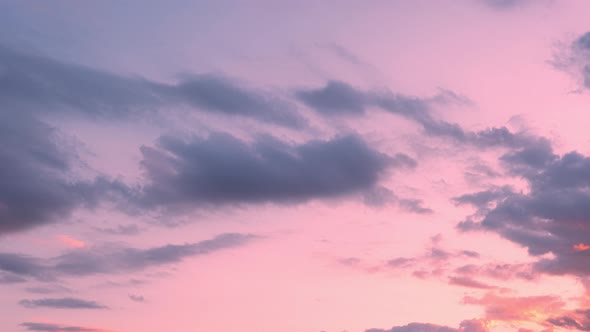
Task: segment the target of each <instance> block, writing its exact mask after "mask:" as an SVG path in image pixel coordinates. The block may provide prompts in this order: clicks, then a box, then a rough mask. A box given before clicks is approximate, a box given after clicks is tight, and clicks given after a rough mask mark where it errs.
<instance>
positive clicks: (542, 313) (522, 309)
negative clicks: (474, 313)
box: [463, 293, 565, 323]
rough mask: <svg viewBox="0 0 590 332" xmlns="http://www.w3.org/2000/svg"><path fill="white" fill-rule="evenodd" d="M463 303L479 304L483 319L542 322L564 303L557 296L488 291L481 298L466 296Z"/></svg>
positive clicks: (558, 310) (557, 310)
mask: <svg viewBox="0 0 590 332" xmlns="http://www.w3.org/2000/svg"><path fill="white" fill-rule="evenodd" d="M463 302H464V303H465V304H474V305H481V306H483V307H484V310H485V319H487V320H499V321H505V322H519V321H527V322H536V323H543V322H544V321H545V319H547V318H548V317H550V316H552V315H554V314H555V313H556V312H560V310H561V309H562V308H563V307H564V305H565V303H564V302H563V301H562V300H561V299H560V298H559V297H557V296H549V295H547V296H523V297H509V296H498V295H496V294H494V293H488V294H486V295H484V296H483V297H481V298H475V297H471V296H466V297H465V298H464V299H463Z"/></svg>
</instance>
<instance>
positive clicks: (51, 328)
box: [20, 322, 104, 332]
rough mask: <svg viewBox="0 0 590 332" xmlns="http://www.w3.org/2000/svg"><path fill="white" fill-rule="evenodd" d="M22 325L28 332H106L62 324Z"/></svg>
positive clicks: (28, 323) (26, 323)
mask: <svg viewBox="0 0 590 332" xmlns="http://www.w3.org/2000/svg"><path fill="white" fill-rule="evenodd" d="M20 325H21V326H22V327H24V328H25V329H27V331H35V332H104V330H101V329H95V328H90V327H81V326H69V325H60V324H48V323H34V322H25V323H22V324H20Z"/></svg>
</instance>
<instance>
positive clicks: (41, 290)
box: [25, 285, 72, 294]
mask: <svg viewBox="0 0 590 332" xmlns="http://www.w3.org/2000/svg"><path fill="white" fill-rule="evenodd" d="M25 290H26V291H27V292H29V293H33V294H55V293H71V292H72V290H71V289H69V288H67V287H64V286H61V285H48V286H36V287H27V288H25Z"/></svg>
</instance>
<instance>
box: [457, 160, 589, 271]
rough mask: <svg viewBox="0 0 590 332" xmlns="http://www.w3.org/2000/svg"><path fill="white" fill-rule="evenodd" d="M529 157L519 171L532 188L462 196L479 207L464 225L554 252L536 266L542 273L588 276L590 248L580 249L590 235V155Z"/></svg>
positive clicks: (537, 250) (530, 249)
mask: <svg viewBox="0 0 590 332" xmlns="http://www.w3.org/2000/svg"><path fill="white" fill-rule="evenodd" d="M547 155H553V154H552V153H550V154H549V153H547ZM525 159H526V161H522V163H523V164H526V165H528V166H527V167H528V168H527V170H526V171H523V172H519V173H520V176H521V177H522V178H523V179H524V180H525V181H527V183H528V185H529V188H530V189H529V191H528V192H512V191H510V190H498V189H497V188H495V189H491V190H489V191H487V192H479V193H475V194H469V195H464V196H461V197H459V198H456V199H455V200H456V201H458V202H466V203H467V202H469V203H471V204H474V205H475V206H476V207H477V209H478V212H477V213H476V216H475V217H473V218H471V219H469V220H466V221H463V222H461V223H459V225H458V228H459V229H461V230H464V231H469V230H486V231H492V232H496V233H498V234H500V235H501V236H502V237H504V238H506V239H508V240H510V241H513V242H515V243H518V244H520V245H522V246H524V247H526V248H527V249H528V252H529V253H530V254H531V255H533V256H541V255H544V254H547V253H551V254H553V257H552V258H541V259H540V260H539V261H538V262H537V263H536V264H535V265H534V269H535V271H537V272H543V273H549V274H573V275H578V276H585V275H587V274H588V273H589V272H590V269H589V268H588V266H590V252H588V251H586V250H579V248H583V247H584V246H585V245H587V244H588V243H587V242H588V238H589V237H590V224H589V223H588V221H589V220H590V208H589V207H590V193H589V192H588V188H589V187H590V158H588V157H587V156H584V155H582V154H580V153H578V152H569V153H566V154H564V155H562V156H553V157H551V158H541V159H539V158H532V160H531V159H527V158H524V159H520V160H525ZM517 160H518V159H517Z"/></svg>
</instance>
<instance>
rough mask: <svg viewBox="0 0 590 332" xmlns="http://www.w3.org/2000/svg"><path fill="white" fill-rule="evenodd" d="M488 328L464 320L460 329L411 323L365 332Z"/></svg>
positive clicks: (451, 331) (476, 330)
mask: <svg viewBox="0 0 590 332" xmlns="http://www.w3.org/2000/svg"><path fill="white" fill-rule="evenodd" d="M487 331H488V328H486V327H485V325H484V323H483V322H482V321H480V320H477V319H470V320H464V321H462V322H461V324H460V325H459V328H458V329H457V328H452V327H448V326H442V325H436V324H429V323H410V324H408V325H404V326H394V327H392V328H391V329H389V330H385V329H368V330H365V332H487Z"/></svg>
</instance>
